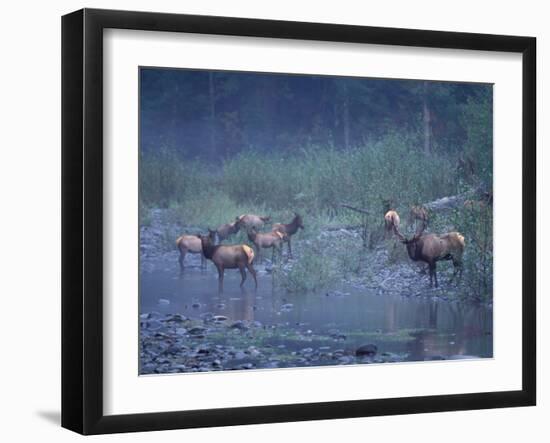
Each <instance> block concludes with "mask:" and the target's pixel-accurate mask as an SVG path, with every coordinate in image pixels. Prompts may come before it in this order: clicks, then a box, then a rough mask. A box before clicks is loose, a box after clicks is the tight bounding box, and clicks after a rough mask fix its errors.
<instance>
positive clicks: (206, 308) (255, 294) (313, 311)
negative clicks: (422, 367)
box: [140, 270, 493, 360]
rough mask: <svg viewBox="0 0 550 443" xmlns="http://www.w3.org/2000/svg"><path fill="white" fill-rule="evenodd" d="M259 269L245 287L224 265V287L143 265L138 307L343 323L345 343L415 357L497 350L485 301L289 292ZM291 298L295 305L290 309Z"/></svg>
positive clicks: (319, 324) (319, 326) (268, 320)
mask: <svg viewBox="0 0 550 443" xmlns="http://www.w3.org/2000/svg"><path fill="white" fill-rule="evenodd" d="M259 277H260V278H259V289H258V290H257V291H254V290H253V289H252V288H253V286H250V287H248V286H247V285H248V284H249V283H250V284H252V283H251V282H249V281H247V283H246V284H245V286H244V287H243V288H242V289H241V288H239V282H240V276H239V275H238V272H236V273H231V272H226V276H225V285H224V286H225V292H224V293H223V294H218V291H217V276H216V275H214V274H213V273H208V272H200V271H198V270H196V271H195V270H189V271H186V273H185V274H184V276H183V278H178V277H174V276H173V273H172V272H170V271H155V272H150V273H149V272H147V273H142V274H141V276H140V311H141V312H150V311H158V312H161V313H176V312H177V313H182V314H184V315H186V316H188V317H191V318H200V315H201V314H204V313H207V312H208V313H211V314H214V315H224V316H226V317H228V319H229V320H230V321H237V320H245V321H256V320H257V321H260V322H261V323H262V324H264V325H267V326H270V325H281V324H283V325H287V326H292V327H296V328H306V329H311V330H314V331H315V333H316V334H327V336H329V335H330V334H331V333H332V331H334V330H337V331H339V333H341V334H342V335H345V336H346V340H345V345H346V346H347V347H353V346H359V345H361V344H363V343H365V341H367V342H372V341H375V342H376V343H378V344H383V347H384V349H385V350H386V351H388V352H395V353H407V354H408V357H407V358H408V359H409V360H424V359H437V358H438V357H444V358H448V357H450V356H465V355H471V356H478V357H491V356H492V353H493V346H492V343H493V342H492V330H493V319H492V310H490V309H487V308H483V307H479V306H474V305H464V304H459V303H449V302H443V301H435V300H431V299H426V298H416V297H403V296H391V295H377V294H374V293H372V292H368V291H366V290H357V289H350V288H346V292H348V293H349V295H345V296H332V295H331V296H327V295H325V294H324V293H320V294H287V293H284V292H280V291H277V290H275V289H274V288H273V287H272V285H271V284H270V281H271V279H270V278H269V276H265V275H264V276H259ZM159 299H165V300H168V301H169V303H166V302H164V303H159ZM288 304H292V307H291V308H289V309H288V310H287V309H284V307H285V305H288ZM379 347H380V346H379Z"/></svg>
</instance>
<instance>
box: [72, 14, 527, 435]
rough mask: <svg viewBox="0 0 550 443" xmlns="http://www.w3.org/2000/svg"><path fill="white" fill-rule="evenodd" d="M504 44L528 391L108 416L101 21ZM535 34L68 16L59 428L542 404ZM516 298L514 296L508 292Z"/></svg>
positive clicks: (459, 45)
mask: <svg viewBox="0 0 550 443" xmlns="http://www.w3.org/2000/svg"><path fill="white" fill-rule="evenodd" d="M107 28H118V29H133V30H148V31H171V32H187V33H188V32H192V33H199V34H217V35H227V36H249V37H269V38H279V39H302V40H317V41H326V42H353V43H370V44H378V45H397V46H417V47H429V48H455V49H469V50H480V51H503V52H511V53H520V54H522V65H523V80H522V81H523V86H522V87H523V97H522V101H523V104H522V106H523V108H522V131H523V134H522V137H523V138H522V143H523V145H522V154H523V165H522V166H523V169H522V171H523V189H522V195H523V208H522V222H523V232H522V253H523V256H522V264H523V265H522V272H521V274H520V273H519V272H518V277H517V278H522V356H521V358H522V389H521V390H517V391H505V392H478V393H469V394H457V395H436V396H421V397H403V398H392V399H372V400H357V401H332V402H323V403H307V404H286V405H285V404H282V405H280V404H279V405H266V406H260V407H237V408H230V409H208V410H190V411H177V412H160V413H142V414H131V415H108V416H106V415H104V413H103V408H102V404H103V373H102V371H103V342H102V340H103V338H102V327H103V318H102V315H103V298H102V284H103V274H102V269H103V225H102V224H103V198H102V195H103V192H102V191H103V147H102V138H103V111H102V109H103V87H102V85H103V78H102V77H103V39H102V36H103V30H104V29H107ZM535 85H536V39H535V38H532V37H516V36H503V35H484V34H470V33H456V32H440V31H422V30H411V29H390V28H377V27H363V26H348V25H336V24H319V23H300V22H287V21H274V20H257V19H243V18H229V17H209V16H196V15H178V14H164V13H150V12H127V11H110V10H97V9H83V10H79V11H76V12H73V13H71V14H68V15H65V16H63V18H62V200H63V203H62V426H63V427H65V428H68V429H71V430H73V431H76V432H79V433H82V434H104V433H115V432H132V431H151V430H162V429H178V428H194V427H211V426H228V425H239V424H255V423H273V422H285V421H301V420H319V419H331V418H347V417H363V416H379V415H392V414H413V413H424V412H437V411H457V410H467V409H486V408H502V407H513V406H530V405H535V403H536V334H535V332H536V315H535V313H536V312H535V310H536V278H535V277H536V275H535V273H536V266H535V265H536V262H535V260H536V158H535V155H536V154H535V151H536V145H535V140H536V136H535V135H536V119H535V116H536V89H535ZM508 295H514V294H508Z"/></svg>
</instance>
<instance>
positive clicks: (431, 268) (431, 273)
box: [428, 262, 437, 288]
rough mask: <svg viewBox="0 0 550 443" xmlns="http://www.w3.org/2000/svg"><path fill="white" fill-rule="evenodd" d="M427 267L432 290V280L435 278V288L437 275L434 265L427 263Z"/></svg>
mask: <svg viewBox="0 0 550 443" xmlns="http://www.w3.org/2000/svg"><path fill="white" fill-rule="evenodd" d="M428 267H429V270H430V287H431V288H432V287H433V285H434V282H433V281H434V278H435V287H436V288H437V274H436V272H435V263H433V262H430V263H428Z"/></svg>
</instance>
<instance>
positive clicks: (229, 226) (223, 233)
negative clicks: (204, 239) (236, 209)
mask: <svg viewBox="0 0 550 443" xmlns="http://www.w3.org/2000/svg"><path fill="white" fill-rule="evenodd" d="M240 228H241V226H240V224H239V222H238V221H237V220H235V221H234V222H233V223H225V224H223V225H221V226H218V229H216V234H217V235H218V241H219V242H222V241H224V240H225V239H226V238H229V237H230V236H232V235H234V234H236V233H237V232H239V229H240Z"/></svg>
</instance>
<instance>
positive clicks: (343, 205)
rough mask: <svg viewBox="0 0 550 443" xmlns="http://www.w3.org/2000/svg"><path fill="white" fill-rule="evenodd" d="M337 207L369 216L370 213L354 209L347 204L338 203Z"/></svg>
mask: <svg viewBox="0 0 550 443" xmlns="http://www.w3.org/2000/svg"><path fill="white" fill-rule="evenodd" d="M338 206H340V207H342V208H346V209H351V210H352V211H355V212H360V213H361V214H370V211H367V210H366V209H362V208H356V207H355V206H351V205H348V204H347V203H340V204H339V205H338Z"/></svg>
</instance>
